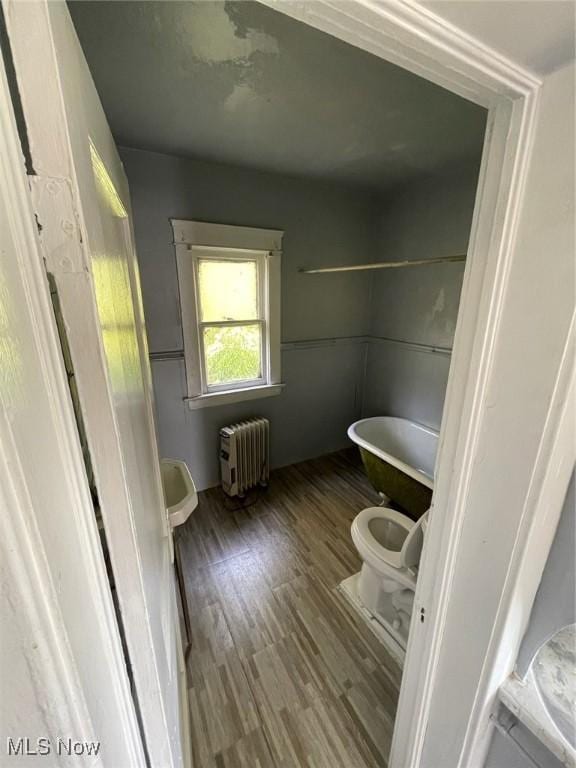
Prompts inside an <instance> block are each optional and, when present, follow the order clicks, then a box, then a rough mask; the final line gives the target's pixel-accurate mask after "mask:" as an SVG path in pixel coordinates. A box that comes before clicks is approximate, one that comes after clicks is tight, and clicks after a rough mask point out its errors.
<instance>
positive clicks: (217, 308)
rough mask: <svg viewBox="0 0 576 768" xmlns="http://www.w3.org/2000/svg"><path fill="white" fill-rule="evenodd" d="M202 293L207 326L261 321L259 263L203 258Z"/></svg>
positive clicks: (200, 272)
mask: <svg viewBox="0 0 576 768" xmlns="http://www.w3.org/2000/svg"><path fill="white" fill-rule="evenodd" d="M198 293H199V299H200V320H201V322H203V323H210V322H212V323H213V322H221V321H225V320H256V319H258V269H257V263H256V261H254V260H253V261H239V260H236V259H234V260H232V259H230V260H225V259H222V260H219V259H218V260H216V259H200V260H199V263H198Z"/></svg>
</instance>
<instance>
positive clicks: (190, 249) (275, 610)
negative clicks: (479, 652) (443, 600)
mask: <svg viewBox="0 0 576 768" xmlns="http://www.w3.org/2000/svg"><path fill="white" fill-rule="evenodd" d="M69 9H70V12H71V15H72V18H73V21H74V24H75V27H76V31H77V33H78V36H79V39H80V42H81V44H82V47H83V50H84V54H85V56H86V59H87V61H88V64H89V67H90V70H91V73H92V76H93V78H94V81H95V84H96V87H97V90H98V92H99V95H100V98H101V100H102V103H103V106H104V110H105V112H106V116H107V119H108V121H109V123H110V125H111V128H112V132H113V134H114V136H115V139H116V142H117V144H118V146H119V153H120V157H121V159H122V162H123V164H124V168H125V170H126V173H127V176H128V182H129V185H130V193H131V198H132V206H133V214H134V224H135V236H136V246H137V251H138V259H139V269H140V276H141V283H142V292H143V299H144V311H145V315H146V328H147V334H148V343H149V348H150V362H151V368H152V376H153V381H154V386H155V405H156V413H157V428H158V435H159V446H160V454H161V455H162V456H164V457H167V458H168V457H169V458H173V459H180V460H184V461H185V462H186V463H187V465H188V467H189V469H190V472H191V474H192V477H193V479H194V481H195V484H196V487H197V488H198V490H199V491H200V492H201V493H200V504H199V507H198V508H197V509H196V510H195V511H194V512H193V513H192V514H191V516H190V517H189V519H188V521H187V522H186V523H185V524H184V525H182V526H181V527H180V528H179V529H178V531H177V535H176V538H177V548H178V550H179V556H180V560H181V568H182V571H183V574H184V579H183V581H184V583H185V585H186V590H185V592H186V594H185V596H184V600H185V601H186V603H187V608H188V612H189V615H190V637H189V654H188V664H187V668H188V680H189V694H190V707H191V731H192V744H193V750H195V751H196V753H195V756H196V758H197V759H198V760H199V761H200V762H201V764H206V765H209V764H212V763H214V764H215V763H216V762H217V761H218V760H219V759H220V757H219V756H220V755H224V756H226V759H228V758H229V759H230V760H232V758H233V757H235V759H236V760H242V759H246V760H248V757H247V756H249V755H250V756H252V758H253V757H254V755H259V756H261V758H262V759H264V758H263V757H262V756H263V755H265V756H266V760H265V762H268V763H270V764H278V765H279V764H283V762H284V761H286V760H291V761H293V762H294V763H295V764H298V762H299V761H300V762H305V761H306V760H307V759H314V760H320V759H325V760H328V761H330V762H331V764H340V763H342V764H344V765H350V764H354V765H372V764H383V763H385V762H386V761H387V760H388V756H389V752H390V745H391V740H392V734H393V727H394V716H395V711H396V705H397V698H398V693H399V687H400V680H401V674H402V666H403V663H404V659H405V653H406V648H407V644H408V633H409V628H410V623H411V619H412V615H413V612H414V595H415V588H416V584H417V577H418V566H419V560H420V552H421V549H422V546H423V541H424V540H425V536H426V523H427V520H428V517H429V513H428V510H429V509H430V506H431V503H432V491H433V487H434V472H435V459H436V451H437V445H438V434H439V431H440V428H441V424H442V417H443V404H444V399H445V393H446V388H447V382H448V375H449V370H450V360H451V352H452V346H453V340H454V335H455V331H456V325H457V317H458V309H459V303H460V295H461V290H462V284H463V279H464V273H465V270H466V254H467V252H468V243H469V238H470V232H471V228H472V219H473V213H474V205H475V200H476V192H477V186H478V178H479V172H480V164H481V159H482V151H483V147H484V141H485V130H486V120H487V110H486V109H485V108H484V107H482V106H478V105H477V104H474V103H472V102H471V101H467V100H465V99H463V98H461V97H459V96H457V95H455V94H453V93H451V92H449V91H448V90H446V89H445V88H442V87H440V86H438V85H434V84H432V83H431V82H429V81H426V80H424V79H422V78H420V77H418V76H416V75H414V74H412V73H410V72H408V71H407V70H404V69H402V68H400V67H398V66H396V65H394V64H391V63H389V62H386V61H384V60H382V59H380V58H378V57H376V56H374V55H372V54H370V53H368V52H366V51H363V50H361V49H359V48H356V47H353V46H351V45H349V44H348V43H346V42H342V41H340V40H337V39H336V38H334V37H332V36H330V35H327V34H325V33H324V32H321V31H319V30H317V29H313V28H312V27H309V26H307V25H304V24H302V23H301V22H299V21H296V20H294V19H291V18H289V17H288V16H286V15H284V14H282V13H279V12H277V11H275V10H273V9H270V8H266V7H264V6H262V5H258V4H253V3H245V2H241V3H234V2H232V3H220V2H208V3H207V2H198V3H196V2H191V3H182V4H176V3H168V4H162V5H161V6H159V5H156V4H150V3H132V4H126V5H124V4H117V3H102V2H99V3H84V2H82V3H74V2H71V3H69ZM170 222H172V225H170ZM266 232H269V233H278V234H277V235H273V234H270V235H269V238H270V243H268V242H266V235H265V233H266ZM262 254H265V255H262ZM271 254H274V258H275V259H277V262H276V263H277V271H276V272H275V273H274V274H272V272H271V271H270V270H271V267H270V264H271V262H270V258H271ZM280 306H281V312H280ZM274 312H277V314H276V315H275V314H274ZM270 361H274V366H272V365H271V362H270ZM253 417H262V418H264V419H266V420H267V422H268V424H269V441H270V442H269V446H268V449H267V450H268V452H267V455H266V458H265V461H266V462H267V461H269V462H270V468H271V470H272V471H271V475H270V485H269V488H268V489H267V490H263V489H262V488H261V485H262V484H261V483H260V484H259V482H258V481H260V480H262V477H263V475H262V471H261V468H260V465H258V466H259V469H258V471H254V470H252V474H251V478H252V480H251V481H250V480H249V481H248V482H247V485H246V487H245V488H241V491H245V494H246V495H243V496H241V497H240V498H237V497H236V496H233V497H230V496H228V495H226V493H225V492H224V491H223V489H222V483H221V459H222V450H221V444H220V441H221V439H222V438H221V432H220V430H221V429H222V428H224V427H230V428H231V433H230V434H231V437H229V438H227V439H228V440H232V441H234V440H236V439H238V441H240V440H241V437H240V430H238V429H235V427H236V425H239V424H244V423H245V422H246V421H247V420H248V419H250V418H253ZM348 435H350V437H348ZM350 438H351V439H350ZM250 439H252V438H250ZM354 443H356V446H355V445H354ZM238 445H239V446H240V442H238ZM239 450H240V449H239ZM251 450H252V449H251ZM255 455H256V454H255ZM254 460H255V461H260V459H254ZM361 460H362V462H363V463H361ZM245 461H246V462H247V464H246V466H248V462H249V461H250V456H249V455H247V457H246V459H245ZM233 471H236V472H238V473H240V472H243V471H245V470H244V469H243V468H242V464H241V462H240V459H237V461H236V464H235V465H234V467H233ZM246 471H248V475H250V470H249V469H248V470H246ZM266 471H267V470H266ZM360 513H362V515H363V517H362V518H361V519H360V517H359V515H360ZM434 513H435V514H441V513H440V512H437V511H434ZM351 527H353V532H352V533H351ZM390 531H392V534H391V535H390ZM396 534H398V535H396ZM353 536H354V538H352V537H353ZM398 536H400V538H401V540H400V539H398V541H396V539H397V538H398ZM412 620H413V619H412ZM418 620H420V618H418ZM214 701H218V703H219V707H220V709H221V710H222V711H223V712H225V713H226V714H225V716H224V717H222V718H221V719H220V720H219V721H218V723H217V724H211V723H213V720H212V719H211V716H212V714H213V708H214ZM239 713H243V714H241V715H239ZM318 734H323V738H322V739H318Z"/></svg>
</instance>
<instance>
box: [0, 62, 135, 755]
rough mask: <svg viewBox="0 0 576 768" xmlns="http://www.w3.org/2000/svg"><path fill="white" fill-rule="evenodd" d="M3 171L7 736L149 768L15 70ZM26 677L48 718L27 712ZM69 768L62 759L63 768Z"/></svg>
mask: <svg viewBox="0 0 576 768" xmlns="http://www.w3.org/2000/svg"><path fill="white" fill-rule="evenodd" d="M0 61H1V60H0ZM0 169H1V177H2V193H1V194H0V197H2V198H3V199H2V201H1V205H2V207H3V208H4V210H7V211H8V212H9V218H10V225H9V227H8V230H9V231H4V230H3V233H2V236H3V246H2V253H1V254H0V260H2V261H3V262H4V259H5V260H6V261H5V262H4V263H3V265H2V271H1V274H2V291H3V294H4V299H5V301H3V318H2V333H3V340H4V345H5V346H3V352H8V353H11V354H7V356H6V358H3V360H2V365H3V384H2V387H1V388H0V406H1V407H0V456H1V459H0V507H1V508H2V513H1V514H0V549H1V550H2V555H1V557H0V562H1V566H2V567H1V571H2V577H1V578H2V584H1V586H2V597H1V601H2V613H3V616H7V615H10V619H9V624H10V626H8V623H6V624H4V623H3V624H2V639H3V641H6V636H7V634H9V633H12V632H13V633H14V634H15V635H16V636H17V640H18V646H19V648H18V650H19V651H20V653H21V655H22V658H23V659H25V660H26V663H25V669H24V670H23V671H24V674H22V677H21V678H19V679H18V681H17V687H15V688H14V689H12V688H10V689H9V690H3V691H2V694H3V696H4V697H5V699H6V705H7V709H6V711H7V712H8V711H9V717H8V720H7V721H4V720H3V722H2V726H3V733H2V737H3V739H4V738H5V737H7V736H11V737H13V738H14V739H15V740H17V738H18V737H19V736H28V737H30V738H31V740H32V741H31V746H32V747H35V739H36V738H38V737H46V738H51V739H52V744H53V745H54V744H55V743H56V741H55V740H56V739H57V738H58V737H63V738H67V737H70V738H72V739H73V740H77V739H78V740H88V741H97V740H100V742H101V748H100V750H99V752H100V754H99V757H93V758H91V759H90V760H89V761H88V762H89V763H90V765H91V766H94V768H105V766H106V765H110V764H115V765H130V766H134V768H139V767H141V768H144V766H145V765H146V761H145V757H144V751H143V747H142V741H141V737H140V732H139V728H138V723H137V718H136V712H135V709H134V703H133V700H132V696H131V691H130V682H129V680H128V675H127V672H126V663H125V659H124V654H123V650H122V644H121V639H120V635H119V632H118V627H117V623H116V615H115V611H114V606H113V602H112V596H111V594H110V585H109V582H108V577H107V573H106V567H105V563H104V558H103V555H102V550H101V545H100V538H99V533H98V529H97V525H96V519H95V515H94V509H93V505H92V500H91V497H90V491H89V488H88V481H87V478H86V474H85V468H84V460H83V456H82V449H81V446H80V442H79V438H78V432H77V426H76V421H75V417H74V412H73V407H72V402H71V399H70V393H69V389H68V382H67V379H66V372H65V369H64V365H63V361H62V352H61V348H60V342H59V338H58V332H57V329H56V325H55V320H54V315H53V312H52V306H51V302H50V293H49V288H48V284H47V280H46V273H45V270H44V264H43V261H42V255H41V253H40V245H39V242H38V232H37V225H36V221H35V219H34V212H33V209H32V205H31V201H30V196H29V192H30V191H29V189H28V187H27V184H26V171H25V168H24V162H23V157H22V150H21V146H20V142H19V139H18V134H17V129H16V123H15V119H14V114H13V108H12V104H11V100H10V95H9V91H8V84H7V82H6V77H5V72H4V66H3V64H0ZM87 645H90V648H88V649H87ZM2 652H3V657H2V659H1V661H0V665H1V666H2V677H3V680H4V673H5V672H10V670H9V669H8V667H14V666H15V665H17V663H18V660H17V658H16V649H15V646H13V645H9V644H8V643H7V642H3V643H2ZM28 677H29V680H30V681H31V683H32V687H33V690H34V698H35V703H36V710H37V711H36V712H35V711H33V709H32V707H31V706H30V704H31V702H30V701H28V702H26V699H25V693H24V692H25V691H26V688H27V686H28V685H29V680H28ZM8 701H9V703H8ZM25 703H26V704H27V708H26V709H23V707H24V706H25ZM37 722H39V724H40V726H39V727H40V728H41V730H40V731H39V732H38V731H36V729H35V726H36V723H37ZM5 746H6V745H5V744H2V750H4V748H5ZM24 760H25V762H26V758H24ZM69 762H70V761H69V759H68V758H66V757H65V756H62V757H57V756H56V754H53V755H52V757H51V764H52V765H54V766H56V765H58V766H60V765H65V764H66V765H68V764H69Z"/></svg>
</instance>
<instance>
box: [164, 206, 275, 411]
mask: <svg viewBox="0 0 576 768" xmlns="http://www.w3.org/2000/svg"><path fill="white" fill-rule="evenodd" d="M171 223H172V229H173V231H174V245H175V249H176V264H177V269H178V284H179V289H180V310H181V315H182V336H183V341H184V360H185V364H186V384H187V397H185V398H184V399H185V400H186V402H187V403H188V406H189V407H190V408H192V409H196V408H205V407H208V406H212V405H224V404H227V403H236V402H241V401H243V400H253V399H257V398H262V397H270V396H271V395H277V394H279V393H280V392H281V390H282V388H283V386H284V385H283V384H282V382H281V378H280V267H281V255H282V250H281V248H282V237H283V234H284V233H283V232H282V231H280V230H272V229H255V228H253V227H237V226H231V225H228V224H210V223H208V222H201V221H183V220H181V219H172V220H171ZM200 259H214V260H215V261H217V260H227V261H228V260H234V259H237V260H239V261H242V260H246V259H250V260H252V259H254V260H255V261H256V263H257V272H258V300H259V313H258V314H259V317H258V319H257V320H254V321H251V320H238V321H236V320H234V321H222V322H212V321H206V322H203V321H202V320H201V319H200V311H199V310H200V308H199V306H198V264H199V261H200ZM252 322H253V323H254V324H255V325H256V324H258V325H260V326H261V328H262V330H263V332H262V350H261V360H262V375H261V376H260V377H259V378H258V379H254V380H251V381H240V382H234V383H227V384H221V385H211V386H208V383H207V381H206V373H205V358H204V349H203V344H204V342H203V333H202V330H203V328H204V327H206V326H214V325H222V326H226V325H229V326H234V325H240V324H242V325H249V324H251V323H252Z"/></svg>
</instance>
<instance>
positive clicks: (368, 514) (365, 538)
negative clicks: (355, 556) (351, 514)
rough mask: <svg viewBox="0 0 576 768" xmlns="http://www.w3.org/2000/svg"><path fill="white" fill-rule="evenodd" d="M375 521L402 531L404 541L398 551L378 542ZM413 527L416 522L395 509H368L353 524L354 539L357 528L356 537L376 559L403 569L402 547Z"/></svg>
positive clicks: (357, 516)
mask: <svg viewBox="0 0 576 768" xmlns="http://www.w3.org/2000/svg"><path fill="white" fill-rule="evenodd" d="M375 520H383V521H384V522H385V523H387V524H388V525H390V526H397V527H398V528H400V529H401V534H403V540H402V545H401V546H400V547H399V548H398V549H397V550H396V549H389V548H387V547H386V546H385V545H384V544H383V543H380V542H379V541H378V539H377V538H376V536H375V534H374V533H373V531H372V530H371V524H372V523H373V521H375ZM413 527H414V521H413V520H410V518H409V517H406V515H403V514H402V513H400V512H397V511H396V510H395V509H390V508H389V507H368V508H367V509H363V510H362V512H360V513H359V514H358V515H356V518H355V520H354V522H353V523H352V529H353V530H352V538H354V528H355V529H356V535H357V536H359V537H360V538H361V539H362V542H363V544H364V546H365V547H367V548H368V549H369V550H370V551H371V553H372V554H373V555H374V556H375V557H377V558H379V559H381V560H384V561H385V562H387V563H389V564H390V565H391V566H392V567H393V568H402V566H403V563H402V559H401V554H402V546H403V545H404V543H405V540H406V538H407V536H408V534H409V533H410V531H411V530H412V528H413Z"/></svg>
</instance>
